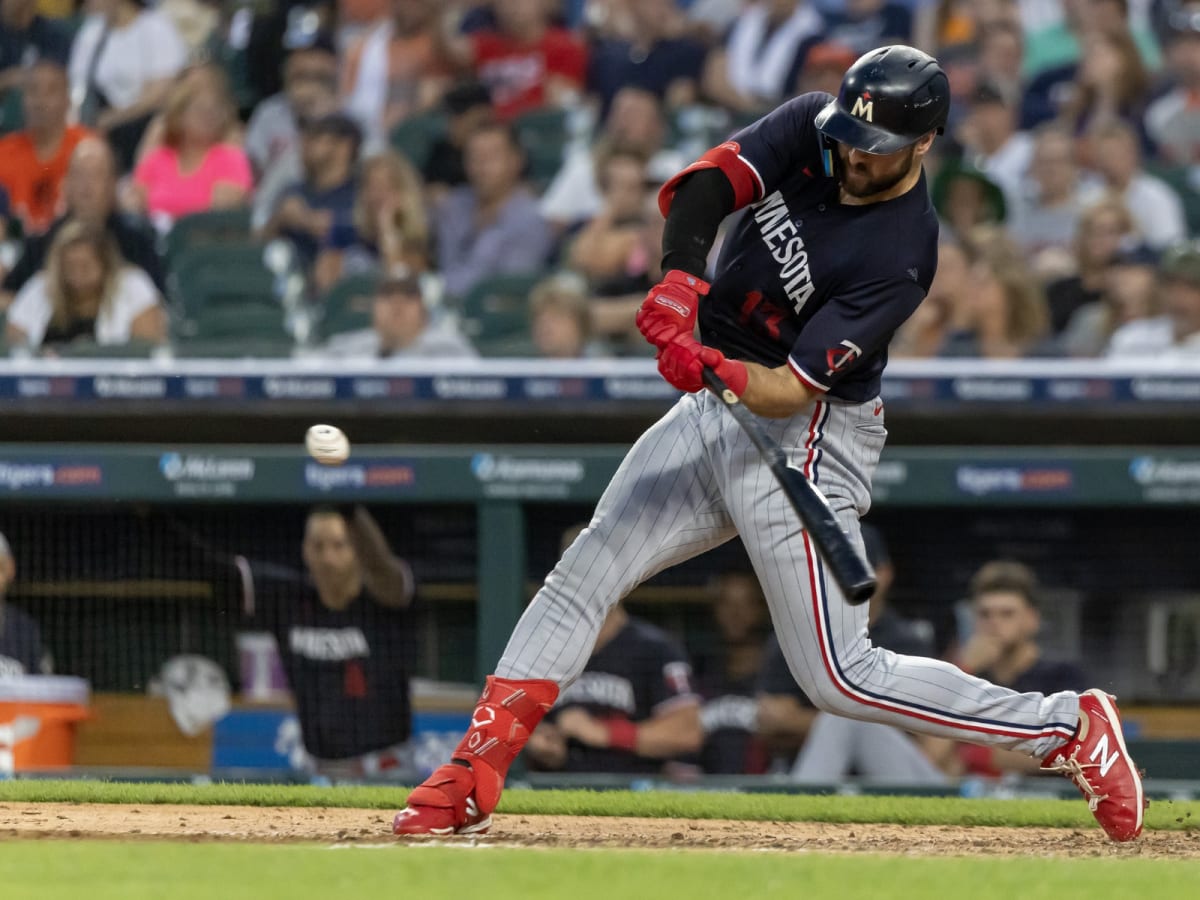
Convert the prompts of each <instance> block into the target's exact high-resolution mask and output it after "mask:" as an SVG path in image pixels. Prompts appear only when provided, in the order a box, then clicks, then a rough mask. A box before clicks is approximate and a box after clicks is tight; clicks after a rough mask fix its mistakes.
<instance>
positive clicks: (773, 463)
mask: <svg viewBox="0 0 1200 900" xmlns="http://www.w3.org/2000/svg"><path fill="white" fill-rule="evenodd" d="M702 377H703V380H704V385H705V386H706V387H707V388H708V389H709V390H710V391H712V392H713V394H715V395H716V397H717V399H718V400H720V401H721V403H722V404H723V405H724V406H725V408H726V409H727V410H729V412H730V413H732V414H733V418H734V419H736V420H737V423H738V425H740V426H741V428H742V430H743V431H744V432H746V436H747V437H749V438H750V441H751V443H753V444H754V446H755V447H757V448H758V452H759V453H760V454H761V455H762V458H763V461H764V462H765V463H766V464H767V466H768V467H769V468H770V470H771V474H772V475H774V476H775V480H776V481H778V482H779V486H780V487H781V488H783V493H784V494H785V495H786V496H787V498H788V502H789V503H791V504H792V508H793V509H795V510H796V514H797V515H798V516H800V521H801V522H802V523H803V525H804V528H805V530H806V531H808V533H809V536H810V537H812V539H813V543H814V544H816V545H817V551H818V552H819V553H820V554H821V557H822V558H823V559H824V560H825V564H826V565H827V566H829V571H831V572H832V573H833V579H834V581H836V582H837V584H838V587H840V588H841V589H842V593H843V594H844V595H845V596H846V600H847V601H848V602H849V603H851V604H852V605H854V606H858V605H860V604H863V603H866V602H867V601H868V600H870V599H871V595H872V594H874V593H875V573H874V572H873V571H872V570H871V566H870V565H869V564H868V563H867V561H866V560H865V559H863V558H862V556H861V555H860V554H859V552H858V549H857V548H856V547H855V546H854V544H853V543H851V542H850V538H849V537H847V535H846V533H845V532H844V531H842V526H841V525H839V524H838V520H837V516H836V515H835V514H834V512H833V508H832V507H831V506H830V505H829V501H828V500H826V499H825V495H824V494H822V493H821V492H820V490H818V488H817V486H816V485H815V484H813V483H812V481H810V480H809V479H808V478H807V477H806V476H805V474H804V473H803V472H801V471H800V470H799V469H796V468H793V467H792V466H790V465H788V461H787V457H786V456H785V455H784V452H783V448H781V447H780V446H779V445H778V444H776V443H775V442H774V441H773V440H771V438H770V436H769V435H768V434H767V433H766V432H765V431H764V430H763V427H762V425H760V424H759V423H758V420H757V419H756V418H755V417H754V413H752V412H750V410H748V409H746V407H745V405H743V403H742V401H741V400H739V399H738V396H737V394H735V393H734V392H733V391H731V390H730V389H729V386H728V385H727V384H725V382H724V381H722V380H721V377H720V376H719V375H717V373H716V372H714V371H713V370H712V369H710V368H709V367H708V366H705V367H704V371H703V375H702Z"/></svg>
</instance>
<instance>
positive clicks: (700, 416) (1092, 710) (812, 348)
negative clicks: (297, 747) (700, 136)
mask: <svg viewBox="0 0 1200 900" xmlns="http://www.w3.org/2000/svg"><path fill="white" fill-rule="evenodd" d="M949 97H950V90H949V85H948V83H947V80H946V75H945V73H944V72H943V71H942V69H941V67H940V66H939V65H938V63H937V62H936V60H934V59H933V58H932V57H930V56H928V55H927V54H925V53H922V52H921V51H919V50H914V49H912V48H911V47H904V46H892V47H884V48H881V49H877V50H873V51H871V52H869V53H867V54H866V55H865V56H863V57H862V58H860V59H859V60H858V61H857V62H855V63H854V65H853V66H851V68H850V69H849V70H848V71H847V73H846V75H845V78H844V80H843V82H842V85H841V90H840V91H839V95H838V97H837V98H833V97H830V96H829V95H827V94H816V93H814V94H805V95H803V96H800V97H796V98H795V99H793V100H790V101H788V102H786V103H784V104H783V105H782V106H780V107H779V108H778V109H776V110H775V111H774V112H772V113H770V114H769V115H767V116H766V117H765V118H763V119H761V120H759V121H758V122H756V123H754V124H753V125H751V126H749V127H748V128H746V129H744V130H743V131H741V132H739V133H738V134H736V135H734V137H733V139H732V140H730V141H728V142H726V143H724V144H721V145H720V146H719V147H716V148H714V149H712V150H710V151H708V152H707V153H705V154H704V155H703V156H702V157H701V158H700V159H699V160H697V161H696V162H695V163H693V164H692V165H690V166H689V167H688V168H687V169H685V170H684V171H683V172H681V173H679V174H678V175H677V176H675V177H674V178H673V179H671V181H669V182H668V183H667V184H666V185H665V186H664V187H663V189H662V192H661V194H660V207H661V209H662V211H663V214H664V215H665V216H666V226H665V231H664V236H663V249H664V260H663V270H664V271H665V272H667V274H666V276H665V278H664V280H663V281H662V283H660V284H659V285H657V286H656V287H655V288H654V289H653V290H651V291H650V293H649V295H648V296H647V298H646V301H645V303H644V304H643V306H642V309H641V311H640V312H639V314H638V327H639V328H640V329H641V331H642V333H643V334H644V335H645V336H646V339H647V340H649V341H650V342H651V343H653V344H654V345H656V346H657V347H658V350H659V352H658V367H659V371H660V372H661V373H662V375H663V377H664V378H666V380H667V381H669V382H670V383H671V384H673V385H675V386H676V387H678V388H679V389H680V390H683V391H685V392H686V394H685V396H684V397H683V398H682V399H680V400H679V402H678V403H677V404H676V405H675V406H674V407H673V408H672V409H671V411H670V412H668V413H667V414H666V415H665V416H664V417H663V418H662V419H661V420H660V421H659V422H657V423H656V424H655V425H654V426H652V427H651V428H650V429H649V431H647V432H646V433H645V434H644V435H643V436H642V437H641V438H640V439H639V440H638V441H637V443H636V444H635V445H634V446H633V448H632V449H631V450H630V452H629V455H628V456H627V457H626V458H625V460H624V462H623V463H622V464H621V466H620V468H619V469H618V471H617V473H616V474H615V475H614V476H613V480H612V483H611V484H610V485H609V486H608V488H607V490H606V491H605V493H604V495H603V497H601V499H600V502H599V504H598V505H597V507H596V512H595V515H594V517H593V519H592V521H591V524H590V525H589V527H588V528H587V529H586V530H585V531H584V532H583V533H582V534H581V535H580V536H579V538H578V539H577V540H576V541H575V542H574V543H573V544H572V545H571V547H570V548H569V549H568V550H567V551H566V553H565V554H564V555H563V558H562V559H561V560H560V561H559V563H558V565H557V566H555V568H554V570H553V571H552V572H551V573H550V574H549V576H548V577H547V578H546V581H545V584H544V585H543V587H542V589H541V590H540V591H539V592H538V594H537V596H536V597H535V598H534V599H533V602H532V603H531V604H530V606H529V608H528V609H527V610H526V612H525V614H524V615H523V616H522V618H521V620H520V622H519V624H518V625H517V627H516V630H515V632H514V633H513V635H512V637H511V639H510V640H509V643H508V646H507V648H506V649H505V652H504V656H503V658H502V659H501V660H500V664H499V666H498V667H497V669H496V674H495V675H493V676H490V677H489V678H488V680H487V686H486V688H485V690H484V692H483V695H482V698H481V699H480V702H479V705H478V707H477V708H476V710H475V713H474V715H473V718H472V722H471V728H470V730H469V731H468V732H467V734H466V736H465V737H464V738H463V741H462V743H461V744H460V745H459V747H458V749H457V750H456V751H455V752H454V754H453V756H452V758H451V762H450V763H448V764H447V765H444V766H442V767H441V768H439V769H438V770H437V771H435V772H434V773H433V775H432V776H431V777H430V778H429V779H428V780H427V781H426V782H425V783H424V784H422V785H421V786H419V787H418V788H417V789H416V790H414V791H413V793H412V794H411V795H410V797H409V798H408V806H407V808H406V809H404V810H402V811H401V812H400V813H399V814H398V815H397V816H396V820H395V825H394V830H395V832H396V833H397V834H450V833H456V832H457V833H471V832H482V831H485V830H486V829H487V828H488V827H489V825H490V822H491V819H490V814H491V812H492V810H493V809H494V808H495V806H496V803H497V802H498V800H499V797H500V792H501V790H502V788H503V783H504V777H505V774H506V773H507V771H508V767H509V765H510V764H511V762H512V760H513V759H515V758H516V756H517V754H518V753H519V752H520V750H521V748H522V747H523V746H524V745H525V742H526V740H527V739H528V737H529V733H530V732H531V731H532V730H533V728H534V727H535V726H536V725H537V723H538V722H539V721H540V720H541V718H542V716H543V715H544V714H545V712H546V710H548V709H549V708H550V707H551V705H552V704H553V703H554V701H555V698H556V697H557V695H558V692H559V690H560V689H561V688H563V687H565V686H566V685H569V684H570V683H571V682H573V681H574V680H575V679H576V678H577V677H578V676H579V674H580V672H581V671H582V670H583V667H584V665H585V663H586V662H587V660H588V656H589V654H590V653H591V652H592V647H593V644H594V642H595V640H596V634H597V631H598V629H599V628H600V624H601V622H602V621H603V620H604V617H605V615H606V614H607V612H608V610H609V609H610V607H611V606H612V605H613V604H614V603H616V602H617V600H618V599H619V598H621V597H623V596H625V595H626V594H628V593H629V591H631V590H632V589H633V588H634V587H635V586H636V585H638V584H639V583H641V582H642V581H644V580H645V579H647V578H649V577H650V576H652V575H654V574H655V573H656V572H659V571H661V570H662V569H665V568H667V567H669V566H672V565H674V564H676V563H678V562H680V561H682V560H685V559H688V558H690V557H693V556H695V555H697V554H699V553H702V552H704V551H705V550H708V549H710V548H711V547H714V546H716V545H718V544H720V543H722V542H724V541H727V540H729V539H730V538H732V537H733V536H734V535H735V534H737V535H740V536H741V539H742V541H743V542H744V544H745V546H746V549H747V551H748V552H749V555H750V559H751V561H752V563H753V565H754V568H755V571H756V573H757V575H758V578H759V581H760V582H761V584H762V587H763V590H764V592H765V594H766V597H767V601H768V603H769V605H770V609H771V617H772V619H773V621H774V624H775V632H776V634H777V635H778V637H779V642H780V645H781V647H782V649H783V652H784V654H785V655H786V657H787V660H788V665H789V667H790V669H791V672H792V675H793V676H794V677H795V679H796V681H797V682H798V683H799V684H800V686H801V687H802V688H803V689H804V692H805V693H806V694H807V695H808V696H809V698H811V699H812V701H813V703H815V704H816V705H817V706H818V707H820V708H821V709H824V710H828V711H831V712H834V713H838V714H840V715H844V716H850V717H853V718H858V719H868V720H871V721H877V722H886V723H889V724H892V725H896V726H898V727H901V728H904V729H907V730H910V731H917V732H924V733H928V734H934V735H940V736H944V737H949V738H954V739H956V740H963V741H972V742H976V743H981V744H988V745H991V746H996V747H1005V748H1008V749H1013V750H1021V751H1025V752H1027V753H1029V754H1031V755H1034V756H1037V757H1039V758H1043V759H1044V760H1045V766H1046V768H1049V769H1052V770H1055V771H1060V772H1063V773H1064V774H1066V775H1068V776H1069V777H1070V778H1072V780H1073V781H1074V782H1075V783H1076V785H1077V786H1078V787H1079V788H1080V790H1081V791H1083V793H1084V795H1085V796H1086V797H1087V798H1088V801H1089V806H1090V807H1091V809H1092V811H1093V812H1094V813H1095V816H1096V818H1097V819H1098V820H1099V822H1100V824H1101V825H1102V826H1103V828H1104V830H1105V831H1106V832H1107V833H1108V835H1109V837H1111V838H1112V839H1113V840H1117V841H1126V840H1131V839H1133V838H1135V837H1137V835H1138V834H1139V833H1140V831H1141V828H1142V814H1143V808H1144V805H1145V804H1144V800H1143V797H1142V786H1141V779H1140V777H1139V774H1138V772H1137V769H1136V767H1135V765H1134V764H1133V761H1132V760H1131V759H1130V758H1129V755H1128V753H1127V751H1126V748H1125V743H1124V740H1123V738H1122V735H1121V726H1120V720H1119V718H1118V715H1117V711H1116V708H1115V705H1114V704H1113V701H1112V698H1110V697H1108V696H1107V695H1106V694H1104V693H1102V692H1101V691H1088V692H1086V693H1084V694H1082V695H1080V694H1075V693H1069V692H1064V693H1059V694H1052V695H1049V696H1046V695H1042V694H1018V693H1015V692H1014V691H1011V690H1008V689H1006V688H1002V687H997V686H995V685H992V684H989V683H988V682H986V681H983V680H981V679H979V678H975V677H973V676H971V675H969V674H967V673H966V672H963V671H962V670H960V669H958V668H956V667H955V666H953V665H951V664H949V663H945V662H941V661H938V660H933V659H923V658H916V657H907V656H899V655H897V654H895V653H892V652H891V651H888V650H884V649H882V648H877V647H873V646H871V643H870V641H869V640H868V639H867V607H866V606H851V605H850V604H848V603H846V602H845V600H844V599H843V598H842V596H841V594H840V593H839V592H838V589H837V587H836V585H835V584H834V583H833V582H832V580H831V579H829V578H827V577H826V573H825V571H824V570H823V567H822V564H821V560H820V558H819V557H818V556H817V555H816V553H815V551H814V548H813V546H812V543H811V541H810V539H809V536H808V534H807V533H806V532H805V531H804V530H803V529H802V528H801V527H800V523H799V520H798V518H797V517H796V515H795V513H794V511H793V510H792V509H791V507H790V506H789V504H788V502H787V500H786V498H785V496H784V495H783V493H782V491H781V490H780V488H779V486H778V484H777V483H776V481H775V479H774V478H773V477H772V475H771V473H770V472H769V470H768V469H767V468H766V466H765V465H764V464H763V463H762V461H761V459H760V457H759V455H758V453H757V451H756V450H755V449H754V447H753V446H752V445H751V444H750V442H749V440H748V439H747V438H746V437H745V435H744V434H743V432H742V431H741V429H740V428H739V427H738V425H737V424H736V422H735V421H734V419H733V418H732V417H731V416H729V415H728V414H727V413H726V412H725V411H724V409H723V408H722V406H721V404H720V403H719V402H718V401H717V399H716V398H715V397H713V396H711V395H710V394H708V393H707V392H706V391H704V390H702V389H701V371H702V368H703V367H704V366H710V367H711V368H713V369H714V370H715V371H716V372H717V374H718V375H720V376H721V378H722V379H723V380H724V381H725V382H726V383H727V384H728V385H729V386H730V387H731V388H732V389H733V390H734V391H735V392H736V393H737V394H738V395H739V396H740V397H741V399H742V402H743V403H744V404H745V406H746V407H747V408H749V409H750V410H751V411H753V412H755V413H756V414H758V415H759V416H761V417H763V422H764V425H765V426H766V427H767V429H768V431H769V433H770V434H771V436H772V437H773V438H774V439H775V440H776V441H777V442H778V443H779V444H780V445H781V446H782V447H783V448H784V451H785V452H786V453H787V454H788V456H789V460H790V462H791V463H792V464H793V465H795V466H796V467H798V468H800V469H801V470H802V471H803V472H804V474H805V475H806V476H808V477H809V478H811V479H812V480H813V481H814V482H815V483H816V484H817V485H818V487H820V488H821V490H822V491H823V492H824V494H825V495H826V497H828V499H829V502H830V504H831V505H832V507H833V508H834V510H835V511H836V513H837V514H838V517H839V519H840V521H841V523H842V527H843V528H844V529H845V531H846V532H847V533H848V534H849V535H850V536H851V537H852V539H853V540H854V541H856V542H858V543H859V544H860V547H861V537H860V535H859V524H858V519H859V517H860V516H861V515H863V514H864V513H866V511H867V509H868V507H869V506H870V502H871V498H870V485H871V477H872V474H873V472H874V470H875V466H876V463H877V462H878V459H879V453H880V451H881V450H882V448H883V443H884V439H885V438H886V436H887V432H886V429H885V428H884V420H883V403H882V401H880V399H879V389H880V376H881V373H882V372H883V368H884V365H885V364H886V362H887V345H888V342H889V341H890V340H891V337H892V335H893V333H894V332H895V330H896V329H897V328H898V327H899V326H900V324H901V323H903V322H904V320H905V319H907V318H908V316H909V315H910V314H911V313H912V312H913V310H914V309H916V307H917V305H918V304H919V303H920V302H921V300H922V299H923V298H924V296H925V293H926V291H927V290H928V288H929V284H930V281H931V280H932V278H933V273H934V269H935V267H936V264H937V232H938V223H937V218H936V216H935V214H934V211H933V208H932V206H931V204H930V201H929V195H928V190H927V188H926V182H925V175H924V172H923V169H922V160H923V158H924V156H925V154H926V153H927V152H928V151H929V149H930V147H931V145H932V144H933V140H934V137H935V135H936V134H940V133H941V131H942V129H943V127H944V126H945V123H946V116H947V112H948V109H949V103H950V100H949ZM736 210H743V212H742V214H741V217H740V218H739V219H738V220H737V222H736V223H735V224H734V225H733V227H732V228H731V229H730V233H729V236H728V238H727V240H726V242H725V245H724V248H723V250H722V253H721V256H720V259H719V261H718V263H717V267H716V277H715V278H714V279H713V283H712V284H711V285H709V284H706V283H705V282H704V281H703V274H704V271H705V259H706V257H707V255H708V252H709V249H710V248H711V246H712V242H713V240H714V237H715V235H716V232H717V227H718V225H719V224H720V223H721V221H722V220H723V219H724V218H725V217H726V216H727V215H728V214H730V213H732V212H734V211H736ZM701 298H703V300H702V299H701ZM697 311H699V320H700V333H701V337H702V339H703V343H700V342H697V341H696V340H695V337H694V325H695V322H696V316H697ZM627 725H628V723H623V724H622V725H621V726H620V727H614V728H613V729H612V733H611V734H610V736H609V737H610V743H611V745H612V746H621V747H624V748H626V749H631V750H636V749H637V740H638V736H637V732H636V728H634V729H630V728H628V727H626V726H627Z"/></svg>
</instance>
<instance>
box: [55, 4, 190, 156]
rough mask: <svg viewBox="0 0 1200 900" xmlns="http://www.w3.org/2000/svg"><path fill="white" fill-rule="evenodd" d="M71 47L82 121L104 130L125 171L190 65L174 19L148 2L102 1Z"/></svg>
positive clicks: (73, 90) (75, 96)
mask: <svg viewBox="0 0 1200 900" xmlns="http://www.w3.org/2000/svg"><path fill="white" fill-rule="evenodd" d="M93 9H94V10H95V12H94V14H93V15H91V16H89V17H88V18H87V19H86V20H85V21H84V23H83V26H82V27H81V28H80V30H79V34H78V35H76V37H75V43H74V44H73V45H72V47H71V61H70V65H69V67H68V71H69V72H70V75H71V97H72V99H73V100H74V101H75V103H76V109H77V112H78V115H79V121H81V122H82V123H83V124H85V125H91V126H93V127H95V128H96V129H97V130H98V131H102V132H104V134H105V135H106V136H107V137H108V140H109V142H110V143H112V145H113V149H114V150H115V151H116V154H117V162H118V166H119V168H120V171H121V172H127V171H128V170H129V169H131V168H132V166H133V160H134V156H135V154H136V152H137V146H138V143H139V142H140V141H141V137H142V132H143V131H144V130H145V127H146V125H147V124H148V123H149V121H150V118H151V117H152V116H153V115H154V114H155V113H157V112H158V111H159V110H161V109H162V108H163V105H164V104H165V103H166V100H167V95H168V94H169V93H170V90H171V86H172V82H173V79H174V77H175V76H176V75H177V74H179V72H181V71H182V70H183V67H184V66H185V65H186V64H187V59H188V49H187V44H186V43H185V42H184V40H183V38H182V37H181V36H180V34H179V31H178V30H177V29H176V28H175V25H174V23H173V22H172V21H171V20H170V18H169V17H168V16H167V15H166V14H165V13H162V12H160V11H159V10H157V9H151V8H147V5H146V3H145V2H144V0H97V2H96V3H95V4H94V5H93Z"/></svg>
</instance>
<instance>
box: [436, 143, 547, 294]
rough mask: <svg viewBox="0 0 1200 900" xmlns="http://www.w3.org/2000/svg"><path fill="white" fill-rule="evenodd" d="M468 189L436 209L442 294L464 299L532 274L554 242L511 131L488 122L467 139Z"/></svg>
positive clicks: (449, 196)
mask: <svg viewBox="0 0 1200 900" xmlns="http://www.w3.org/2000/svg"><path fill="white" fill-rule="evenodd" d="M465 162H466V169H467V184H466V185H464V186H462V187H460V188H455V189H454V190H452V191H450V192H449V193H448V194H447V195H446V197H445V199H444V200H443V201H442V202H441V204H440V205H439V206H438V208H437V210H436V212H435V215H434V220H435V222H436V223H437V252H438V268H439V269H440V270H441V272H442V273H443V274H444V277H445V285H446V293H447V295H449V296H450V297H453V298H462V297H464V296H465V295H466V294H467V293H468V292H469V291H470V290H471V289H472V288H474V287H475V286H476V285H478V284H481V283H482V282H484V281H486V280H487V279H488V278H491V277H493V276H496V275H525V274H536V273H537V272H539V271H541V269H542V268H543V267H544V265H545V264H546V259H547V256H548V254H549V252H550V247H551V244H552V241H553V237H552V234H551V231H550V228H549V226H548V225H547V224H546V222H545V220H544V219H543V218H542V216H541V213H540V212H539V211H538V205H537V198H536V197H535V196H534V195H533V193H532V192H531V191H530V190H529V188H528V187H527V186H526V185H525V183H524V181H523V179H522V172H523V170H524V168H525V151H524V150H523V149H522V147H521V143H520V141H519V140H518V138H517V134H516V132H515V131H514V130H513V128H512V127H511V126H510V125H508V124H506V123H503V122H487V123H484V124H482V125H480V126H479V127H477V128H476V129H475V130H474V131H473V132H471V134H470V135H469V136H468V138H467V143H466V147H465Z"/></svg>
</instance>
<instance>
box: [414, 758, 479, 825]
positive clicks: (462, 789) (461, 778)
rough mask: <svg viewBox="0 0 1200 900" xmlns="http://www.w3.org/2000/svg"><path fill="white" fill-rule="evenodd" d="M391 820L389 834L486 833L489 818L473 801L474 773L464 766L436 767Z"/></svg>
mask: <svg viewBox="0 0 1200 900" xmlns="http://www.w3.org/2000/svg"><path fill="white" fill-rule="evenodd" d="M408 804H409V805H408V806H406V807H405V808H404V809H402V810H400V812H398V813H396V818H395V819H393V820H392V834H408V835H412V834H433V835H446V834H486V833H487V830H488V829H489V828H491V827H492V817H491V815H490V814H488V813H481V812H480V811H479V806H478V804H477V803H476V802H475V776H474V775H473V774H472V772H471V770H470V768H468V767H467V766H460V765H455V764H454V763H448V764H447V765H444V766H441V767H439V768H438V769H437V770H436V771H435V772H434V773H433V774H432V775H430V776H429V778H427V779H426V780H425V783H424V784H422V785H421V786H420V787H419V788H417V790H415V791H413V795H412V796H411V797H409V799H408Z"/></svg>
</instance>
